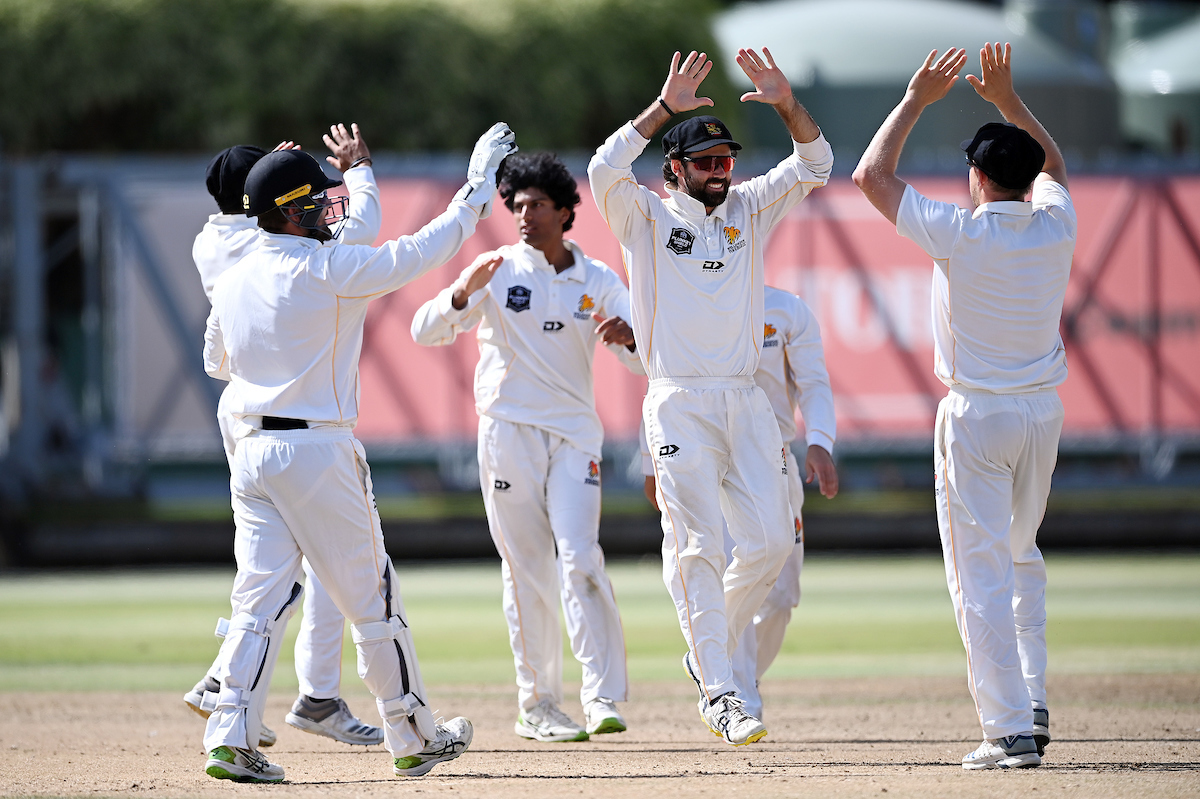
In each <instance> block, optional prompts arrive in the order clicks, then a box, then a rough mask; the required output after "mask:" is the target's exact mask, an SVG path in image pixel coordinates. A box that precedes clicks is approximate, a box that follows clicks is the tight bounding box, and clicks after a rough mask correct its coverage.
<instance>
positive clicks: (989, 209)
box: [971, 200, 1033, 219]
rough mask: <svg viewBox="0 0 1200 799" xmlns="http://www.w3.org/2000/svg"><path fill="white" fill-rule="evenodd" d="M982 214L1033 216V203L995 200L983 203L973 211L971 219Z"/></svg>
mask: <svg viewBox="0 0 1200 799" xmlns="http://www.w3.org/2000/svg"><path fill="white" fill-rule="evenodd" d="M984 213H989V214H1009V215H1011V216H1033V203H1027V202H1022V201H1020V200H997V201H996V202H992V203H984V204H983V205H981V206H979V207H978V208H976V209H975V213H973V214H971V218H972V219H978V218H979V217H980V216H982V215H983V214H984Z"/></svg>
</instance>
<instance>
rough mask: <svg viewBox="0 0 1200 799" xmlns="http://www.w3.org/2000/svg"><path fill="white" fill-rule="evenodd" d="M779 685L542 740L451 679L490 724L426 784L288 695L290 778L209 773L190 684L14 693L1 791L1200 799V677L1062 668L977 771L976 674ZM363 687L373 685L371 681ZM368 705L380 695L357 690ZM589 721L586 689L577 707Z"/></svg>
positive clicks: (673, 698) (662, 696)
mask: <svg viewBox="0 0 1200 799" xmlns="http://www.w3.org/2000/svg"><path fill="white" fill-rule="evenodd" d="M767 682H768V683H769V684H768V685H766V686H764V688H765V689H766V690H765V698H766V704H767V719H766V720H767V724H768V727H769V729H770V734H769V736H768V737H767V738H766V740H764V741H763V742H761V743H759V744H755V745H752V746H748V747H739V748H736V749H735V748H732V747H729V746H725V745H723V744H722V743H720V742H719V741H718V740H717V739H716V738H714V737H713V735H712V734H711V733H709V732H708V730H707V729H706V728H705V727H704V726H703V725H702V724H701V722H700V720H699V718H698V716H697V714H696V710H695V703H694V700H693V695H692V693H691V687H690V685H689V684H688V683H687V682H686V681H684V680H683V679H682V678H681V679H680V680H679V681H678V682H675V683H642V684H639V685H636V686H635V691H634V696H635V698H634V700H633V701H631V702H629V703H628V704H627V705H625V706H624V707H625V710H626V715H627V717H628V720H629V724H630V730H629V732H627V733H623V734H619V735H605V736H598V737H597V738H595V739H593V740H592V741H589V742H587V743H579V744H536V743H533V742H529V741H524V740H522V739H519V738H517V737H516V736H515V735H514V734H513V732H512V722H513V719H514V698H513V697H514V692H513V690H511V689H509V688H506V687H499V686H490V685H489V686H479V687H473V686H443V687H440V688H438V689H436V690H435V691H434V695H435V697H436V698H437V700H438V702H439V703H440V704H441V708H442V711H443V713H444V714H445V715H447V716H449V715H458V714H463V715H467V716H468V717H470V718H471V719H472V720H473V721H474V723H475V741H474V743H473V745H472V747H471V749H470V750H469V751H468V752H467V753H466V754H465V755H463V756H462V757H461V758H459V759H458V760H456V761H453V762H451V763H446V764H442V765H440V766H438V767H437V768H435V769H434V770H433V771H432V772H431V773H430V774H429V775H427V776H426V777H424V778H420V779H411V780H402V779H399V778H394V777H392V776H391V769H390V762H391V761H390V760H389V758H388V755H387V753H386V752H385V751H384V750H383V749H382V748H381V747H370V748H366V749H364V748H361V747H353V748H352V747H348V746H345V745H342V744H338V743H335V742H332V741H328V740H326V739H323V738H317V737H315V736H312V735H308V734H306V733H302V732H299V731H297V730H294V729H292V728H290V727H288V726H287V725H285V724H283V722H282V719H283V716H284V714H285V713H286V712H287V708H288V705H289V703H290V699H291V697H289V696H287V695H286V694H284V693H282V692H275V694H274V695H272V697H271V701H270V705H269V707H268V714H267V721H268V724H269V726H272V727H273V728H275V729H276V731H277V732H278V734H279V743H278V744H277V745H276V746H274V747H273V748H271V749H268V750H265V751H266V752H267V753H268V755H269V756H270V757H271V759H272V760H273V761H275V762H278V763H280V764H282V765H283V766H284V767H285V768H286V769H287V782H286V783H285V784H283V785H278V786H264V785H241V784H236V783H232V782H226V781H218V780H213V779H211V778H209V777H207V776H206V775H205V774H204V772H203V765H204V754H203V751H202V748H201V744H200V734H201V721H200V719H199V718H197V717H196V716H195V715H193V714H192V713H189V712H188V711H187V710H186V709H185V708H184V706H183V704H182V702H181V701H180V697H179V696H176V695H174V694H163V693H148V694H128V693H122V694H117V693H109V694H105V693H89V694H53V693H23V694H20V693H7V694H0V747H2V749H3V754H4V757H3V759H2V760H0V793H3V794H4V795H7V796H129V795H150V796H162V797H184V796H187V797H192V796H195V797H225V796H231V795H232V796H248V795H259V794H266V793H269V794H270V795H272V796H274V797H281V796H292V797H312V796H339V797H382V796H388V797H391V796H397V795H410V794H429V793H438V794H441V795H444V796H453V797H490V798H493V799H497V798H498V799H506V798H507V797H514V798H515V797H521V799H525V797H529V796H538V797H559V796H562V797H605V799H611V798H612V797H627V796H629V797H638V798H639V799H648V797H657V796H687V797H699V796H711V797H733V796H746V797H754V798H755V799H760V798H761V797H774V796H814V797H815V796H821V797H866V796H872V797H878V796H883V795H884V794H887V795H888V796H914V797H915V796H920V797H998V798H999V797H1003V799H1011V797H1015V796H1023V797H1025V798H1026V799H1029V797H1033V799H1036V797H1038V796H1042V797H1060V796H1065V797H1129V796H1146V797H1195V796H1200V676H1197V675H1158V676H1144V675H1122V676H1095V677H1092V676H1088V677H1060V678H1059V679H1057V680H1052V682H1051V685H1050V689H1051V697H1052V701H1051V714H1052V716H1051V721H1052V725H1051V732H1052V734H1053V736H1054V741H1053V743H1052V744H1051V745H1050V747H1049V748H1048V749H1047V752H1046V761H1045V764H1044V765H1043V766H1042V768H1040V769H1030V770H1024V771H1014V772H1007V771H987V772H971V773H968V772H964V771H963V770H962V769H961V767H960V766H959V765H958V760H959V758H961V757H962V755H964V754H966V753H967V752H968V751H969V750H970V749H972V748H973V747H974V744H975V743H976V741H977V727H976V725H975V722H974V718H973V710H972V707H971V703H970V699H969V697H968V695H967V692H966V688H965V685H964V681H963V680H961V679H948V678H904V679H895V680H883V679H845V680H829V679H823V680H793V681H776V682H771V681H770V680H769V678H768V681H767ZM356 691H361V688H358V687H357V686H356ZM348 698H349V700H350V703H351V706H352V707H353V708H354V709H355V710H356V711H358V712H359V713H360V715H362V716H364V717H366V716H367V715H368V713H369V711H370V709H371V704H372V702H371V699H370V697H369V696H368V695H367V694H366V693H365V692H363V693H352V694H348ZM566 707H567V709H568V711H573V712H574V713H575V715H576V716H578V714H579V711H578V706H577V704H575V703H574V702H568V703H567V705H566Z"/></svg>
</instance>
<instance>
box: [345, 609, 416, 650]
mask: <svg viewBox="0 0 1200 799" xmlns="http://www.w3.org/2000/svg"><path fill="white" fill-rule="evenodd" d="M406 629H408V625H406V624H405V623H404V620H403V619H401V618H400V617H399V616H392V617H390V618H389V619H388V620H387V621H368V622H365V623H364V624H351V625H350V637H351V638H353V639H354V643H355V644H370V643H375V642H376V641H387V640H389V639H395V638H396V637H397V636H398V635H400V633H402V632H404V631H405V630H406Z"/></svg>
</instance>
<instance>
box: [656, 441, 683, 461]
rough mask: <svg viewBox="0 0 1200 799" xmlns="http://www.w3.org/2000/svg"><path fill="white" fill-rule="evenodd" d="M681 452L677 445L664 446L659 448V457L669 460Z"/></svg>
mask: <svg viewBox="0 0 1200 799" xmlns="http://www.w3.org/2000/svg"><path fill="white" fill-rule="evenodd" d="M676 452H679V447H678V445H676V444H664V445H662V446H661V447H659V448H658V457H660V458H669V457H671V456H672V455H674V454H675V453H676Z"/></svg>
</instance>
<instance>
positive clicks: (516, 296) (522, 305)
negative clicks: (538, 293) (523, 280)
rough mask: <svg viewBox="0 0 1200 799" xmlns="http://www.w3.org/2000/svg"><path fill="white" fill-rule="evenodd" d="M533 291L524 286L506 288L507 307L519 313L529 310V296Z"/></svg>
mask: <svg viewBox="0 0 1200 799" xmlns="http://www.w3.org/2000/svg"><path fill="white" fill-rule="evenodd" d="M532 293H533V292H531V291H530V290H529V289H527V288H525V287H524V286H512V287H511V288H509V290H508V307H509V309H510V310H512V311H515V312H516V313H520V312H521V311H528V310H529V297H530V295H531V294H532Z"/></svg>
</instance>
